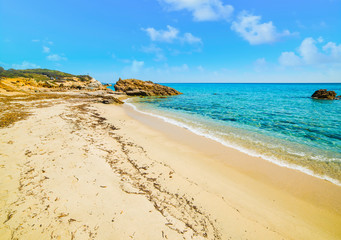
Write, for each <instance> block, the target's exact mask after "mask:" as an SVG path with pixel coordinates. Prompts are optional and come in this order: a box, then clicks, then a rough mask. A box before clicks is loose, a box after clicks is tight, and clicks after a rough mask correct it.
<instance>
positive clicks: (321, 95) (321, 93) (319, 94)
mask: <svg viewBox="0 0 341 240" xmlns="http://www.w3.org/2000/svg"><path fill="white" fill-rule="evenodd" d="M311 97H312V98H315V99H329V100H334V99H337V98H336V92H334V91H327V89H320V90H317V91H315V92H314V94H313V95H312V96H311Z"/></svg>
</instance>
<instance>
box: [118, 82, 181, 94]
mask: <svg viewBox="0 0 341 240" xmlns="http://www.w3.org/2000/svg"><path fill="white" fill-rule="evenodd" d="M114 88H115V90H116V91H117V92H124V93H126V94H127V95H129V96H171V95H179V94H182V93H181V92H179V91H177V90H175V89H174V88H171V87H167V86H163V85H160V84H156V83H153V82H151V81H142V80H138V79H124V80H122V79H119V80H118V81H117V82H116V84H115V86H114Z"/></svg>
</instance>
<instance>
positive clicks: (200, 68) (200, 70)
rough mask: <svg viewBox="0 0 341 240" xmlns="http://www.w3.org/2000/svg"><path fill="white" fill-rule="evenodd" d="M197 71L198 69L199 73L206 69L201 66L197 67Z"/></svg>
mask: <svg viewBox="0 0 341 240" xmlns="http://www.w3.org/2000/svg"><path fill="white" fill-rule="evenodd" d="M197 69H198V71H199V72H203V71H205V68H204V67H203V66H201V65H199V66H197Z"/></svg>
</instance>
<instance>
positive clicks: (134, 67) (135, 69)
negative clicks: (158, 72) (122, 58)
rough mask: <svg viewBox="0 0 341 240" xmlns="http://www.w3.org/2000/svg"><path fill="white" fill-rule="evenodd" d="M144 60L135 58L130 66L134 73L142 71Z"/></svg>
mask: <svg viewBox="0 0 341 240" xmlns="http://www.w3.org/2000/svg"><path fill="white" fill-rule="evenodd" d="M143 65H144V62H143V61H136V60H134V61H133V62H132V64H131V66H130V70H131V71H132V72H133V73H137V72H139V71H141V69H142V68H143Z"/></svg>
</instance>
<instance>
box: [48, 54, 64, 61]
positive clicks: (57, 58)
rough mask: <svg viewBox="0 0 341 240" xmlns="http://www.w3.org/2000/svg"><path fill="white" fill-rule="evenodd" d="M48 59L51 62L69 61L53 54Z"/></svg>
mask: <svg viewBox="0 0 341 240" xmlns="http://www.w3.org/2000/svg"><path fill="white" fill-rule="evenodd" d="M46 58H47V60H49V61H65V60H67V58H66V57H63V56H60V55H58V54H51V55H48V56H47V57H46Z"/></svg>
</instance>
